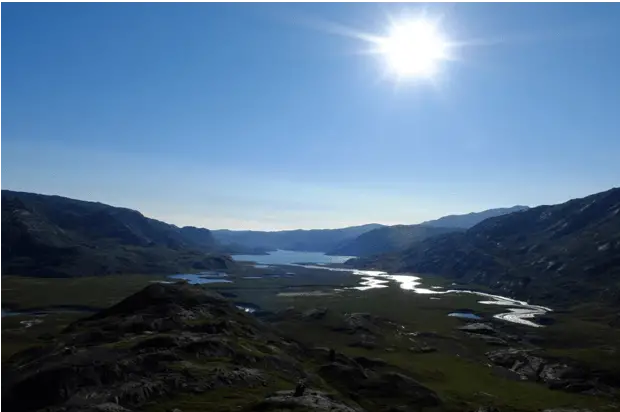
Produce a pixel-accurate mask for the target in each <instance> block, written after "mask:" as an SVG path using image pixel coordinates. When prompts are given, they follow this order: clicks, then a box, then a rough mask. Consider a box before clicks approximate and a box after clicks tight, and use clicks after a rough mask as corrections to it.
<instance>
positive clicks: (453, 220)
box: [421, 205, 529, 229]
mask: <svg viewBox="0 0 620 412" xmlns="http://www.w3.org/2000/svg"><path fill="white" fill-rule="evenodd" d="M527 209H529V207H528V206H518V205H517V206H513V207H503V208H498V209H489V210H484V211H482V212H472V213H467V214H465V215H448V216H444V217H440V218H439V219H436V220H429V221H427V222H423V223H421V224H422V225H425V226H433V227H454V228H460V229H469V228H470V227H473V226H475V225H477V224H478V223H480V222H482V221H483V220H486V219H488V218H490V217H497V216H502V215H507V214H509V213H514V212H520V211H523V210H527Z"/></svg>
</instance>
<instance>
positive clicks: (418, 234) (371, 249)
mask: <svg viewBox="0 0 620 412" xmlns="http://www.w3.org/2000/svg"><path fill="white" fill-rule="evenodd" d="M460 230H461V229H457V228H449V227H434V226H424V225H396V226H385V227H380V228H378V229H374V230H371V231H370V232H366V233H364V234H362V235H360V236H358V237H357V238H355V239H353V240H349V241H347V242H345V243H343V244H342V245H340V246H339V247H337V248H336V249H334V250H332V251H330V252H329V254H331V255H340V256H372V255H376V254H379V253H387V252H394V251H398V250H402V249H405V248H407V247H408V246H411V245H412V244H413V243H415V242H419V241H421V240H424V239H426V238H428V237H431V236H436V235H441V234H444V233H450V232H454V231H460Z"/></svg>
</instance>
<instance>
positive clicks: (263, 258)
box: [232, 250, 355, 267]
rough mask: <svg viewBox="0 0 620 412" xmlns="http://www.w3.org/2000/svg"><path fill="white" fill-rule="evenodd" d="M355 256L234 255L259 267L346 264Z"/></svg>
mask: <svg viewBox="0 0 620 412" xmlns="http://www.w3.org/2000/svg"><path fill="white" fill-rule="evenodd" d="M354 257H355V256H329V255H326V254H325V253H322V252H298V251H295V250H276V251H275V252H269V254H268V255H232V258H233V259H234V260H235V261H237V262H255V263H256V264H257V265H256V266H257V267H264V266H265V265H291V264H295V263H313V264H315V265H327V264H335V263H344V262H346V261H347V260H349V259H353V258H354Z"/></svg>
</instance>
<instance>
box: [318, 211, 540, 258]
mask: <svg viewBox="0 0 620 412" xmlns="http://www.w3.org/2000/svg"><path fill="white" fill-rule="evenodd" d="M526 209H528V207H527V206H513V207H507V208H500V209H489V210H485V211H482V212H477V213H468V214H466V215H450V216H444V217H442V218H439V219H437V220H429V221H427V222H424V223H421V224H418V225H396V226H384V227H380V228H377V229H374V230H371V231H369V232H366V233H363V234H361V235H359V236H358V237H357V238H355V239H352V240H349V241H345V242H343V243H342V244H341V245H339V246H338V247H337V248H335V249H333V250H331V251H330V252H329V254H331V255H341V256H372V255H376V254H380V253H388V252H395V251H398V250H402V249H405V248H407V247H408V246H411V244H413V243H415V242H419V241H421V240H424V239H426V238H428V237H431V236H436V235H441V234H444V233H449V232H460V231H462V230H464V229H469V228H470V227H472V226H474V225H476V224H478V223H480V222H482V221H483V220H485V219H488V218H490V217H496V216H501V215H506V214H509V213H513V212H518V211H522V210H526Z"/></svg>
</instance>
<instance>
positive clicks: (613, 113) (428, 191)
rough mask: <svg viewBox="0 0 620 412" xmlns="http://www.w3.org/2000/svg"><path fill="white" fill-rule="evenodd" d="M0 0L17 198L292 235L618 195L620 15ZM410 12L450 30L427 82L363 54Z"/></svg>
mask: <svg viewBox="0 0 620 412" xmlns="http://www.w3.org/2000/svg"><path fill="white" fill-rule="evenodd" d="M1 7H2V12H3V13H2V25H3V29H2V34H3V36H2V49H3V56H2V57H4V65H3V67H2V69H3V73H2V80H3V82H2V83H3V86H4V87H3V89H2V103H4V105H3V109H4V110H3V113H2V114H3V116H2V120H3V122H2V137H3V142H2V143H3V149H4V150H3V151H2V161H3V166H2V172H3V176H2V188H3V189H10V190H20V191H28V192H36V193H44V194H55V195H61V196H66V197H71V198H76V199H82V200H91V201H99V202H102V203H107V204H111V205H114V206H122V207H128V208H132V209H136V210H139V211H140V212H141V213H143V214H144V215H145V216H148V217H152V218H155V219H159V220H162V221H165V222H168V223H173V224H176V225H178V226H187V225H191V226H197V227H206V228H209V229H235V230H286V229H308V228H338V227H346V226H357V225H361V224H368V223H382V224H390V225H391V224H415V223H420V222H423V221H426V220H432V219H437V218H439V217H442V216H446V215H451V214H466V213H470V212H479V211H483V210H487V209H495V208H500V207H512V206H514V205H528V206H537V205H541V204H556V203H562V202H565V201H567V200H569V199H573V198H578V197H584V196H587V195H590V194H593V193H596V192H601V191H605V190H608V189H610V188H612V187H615V186H618V185H619V183H620V162H618V161H617V159H616V157H617V153H620V139H618V136H619V135H620V130H619V129H620V124H619V123H618V118H617V113H618V112H619V111H620V76H618V75H617V73H619V72H620V54H619V53H618V52H617V50H618V45H619V44H620V5H619V4H614V3H605V4H597V3H571V4H560V3H554V4H544V3H519V4H509V3H502V4H491V3H484V4H483V3H480V4H464V3H458V4H445V3H443V4H383V3H382V4H373V3H361V4H354V3H347V4H339V3H316V4H282V3H280V4H215V3H211V4H206V3H205V4H201V3H185V4H183V3H178V4H169V3H168V4H167V3H63V4H60V3H57V4H53V3H3V4H2V6H1ZM403 16H407V17H406V18H407V19H412V18H414V19H419V18H424V19H426V20H428V21H429V22H432V23H433V24H435V23H436V24H437V30H439V31H441V34H442V36H443V38H445V39H446V41H445V44H446V45H448V46H446V49H447V50H448V52H446V53H445V56H444V54H441V53H438V52H437V53H434V52H433V53H434V54H437V55H438V54H441V56H439V57H440V58H438V62H437V70H436V73H434V72H433V75H432V76H430V75H429V77H427V78H423V77H418V78H415V79H412V78H406V77H403V76H404V74H402V73H401V74H399V75H398V76H396V75H394V73H391V72H390V71H389V70H386V61H387V58H386V56H384V55H377V54H372V53H369V40H368V39H371V40H372V39H374V38H383V37H382V36H386V32H387V31H389V30H388V29H389V26H390V24H391V23H390V21H394V20H399V19H402V18H404V17H403ZM423 51H425V50H423ZM433 53H431V54H433ZM442 53H443V52H442ZM434 54H433V55H434ZM405 57H406V56H405ZM401 63H402V62H401ZM405 63H407V61H406V59H405ZM423 68H424V69H425V70H426V69H428V68H427V67H423ZM426 71H428V70H426ZM403 73H404V71H403ZM401 75H402V76H401ZM614 153H616V154H615V155H614Z"/></svg>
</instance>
